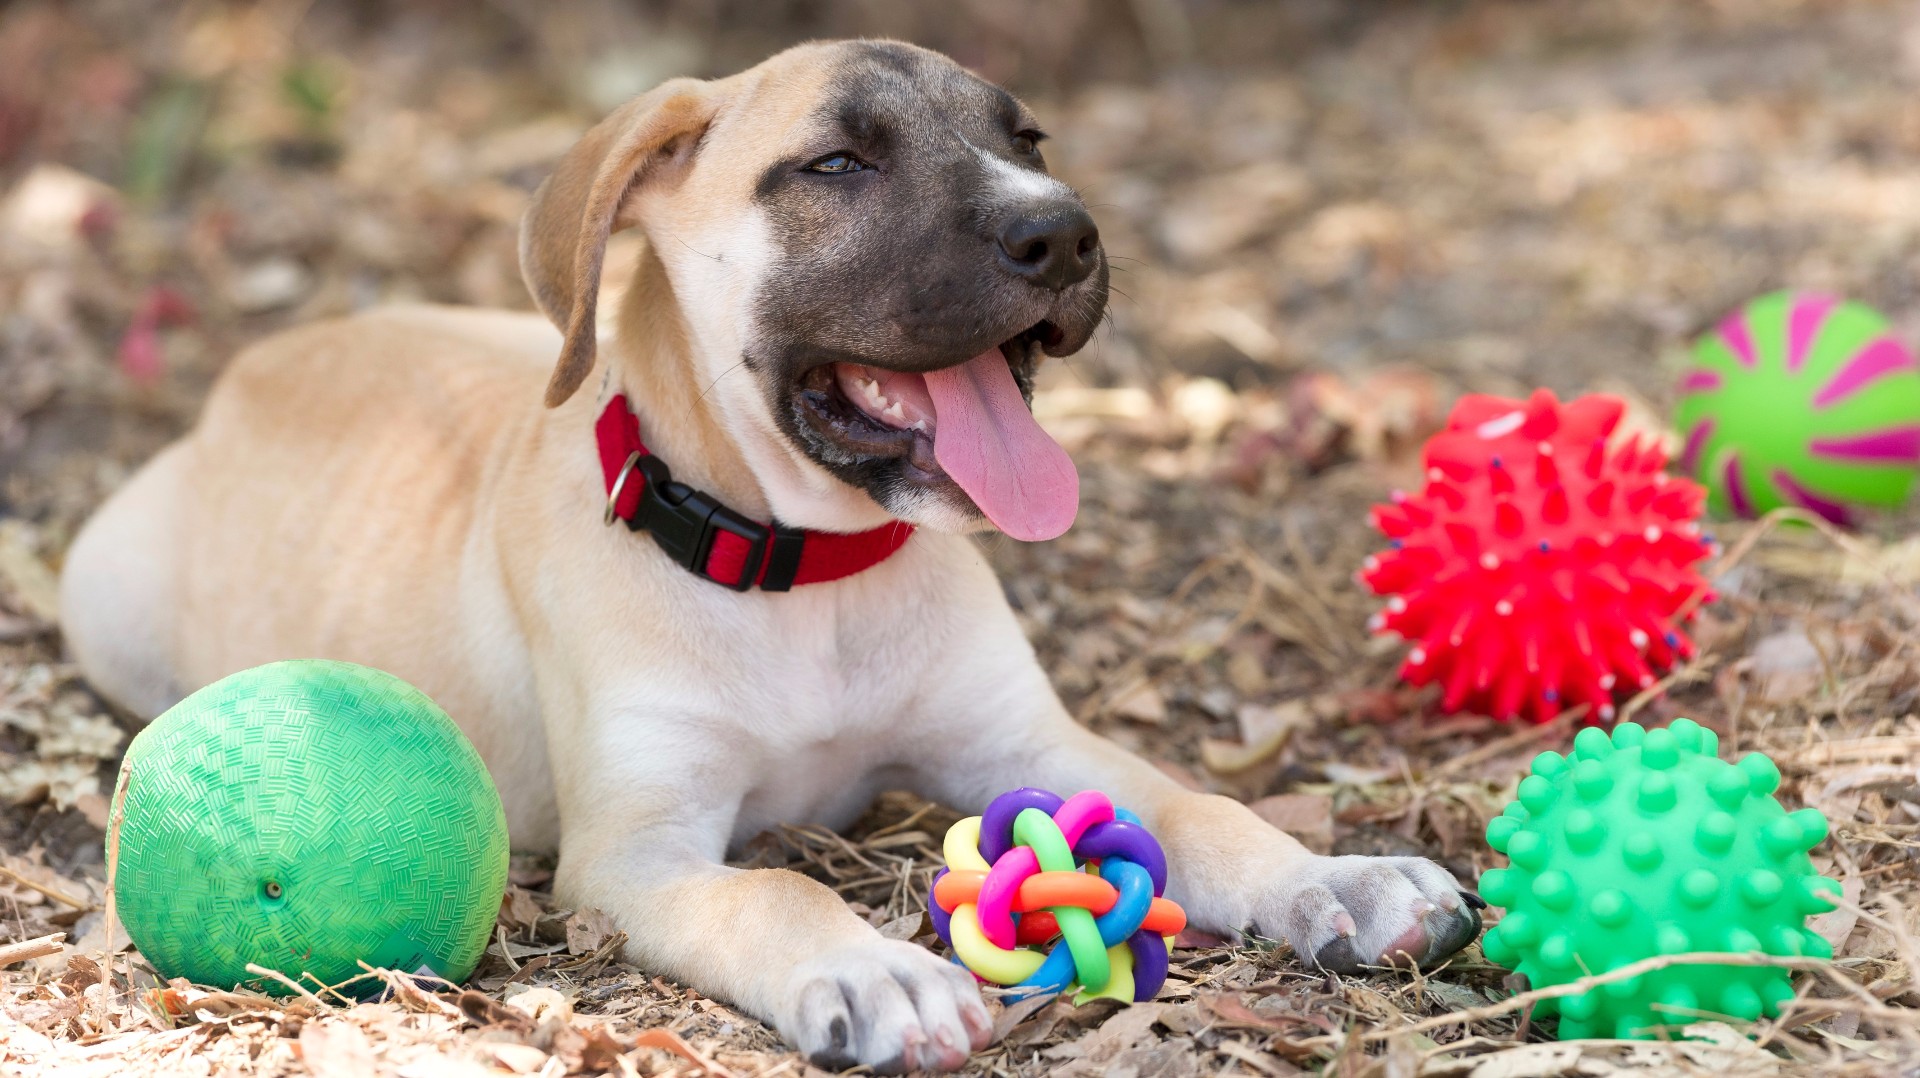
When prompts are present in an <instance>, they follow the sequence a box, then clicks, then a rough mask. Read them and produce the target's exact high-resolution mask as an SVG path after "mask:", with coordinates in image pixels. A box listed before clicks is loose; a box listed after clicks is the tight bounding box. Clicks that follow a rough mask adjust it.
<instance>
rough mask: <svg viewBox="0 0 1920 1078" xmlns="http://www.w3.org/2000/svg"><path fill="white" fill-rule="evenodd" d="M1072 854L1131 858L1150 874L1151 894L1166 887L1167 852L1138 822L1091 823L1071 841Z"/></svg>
mask: <svg viewBox="0 0 1920 1078" xmlns="http://www.w3.org/2000/svg"><path fill="white" fill-rule="evenodd" d="M1116 815H1117V814H1116ZM1073 856H1074V857H1075V858H1076V859H1078V860H1081V861H1086V860H1091V859H1092V858H1096V857H1097V858H1100V859H1101V860H1103V861H1104V860H1105V859H1107V858H1110V857H1117V858H1120V859H1122V860H1126V861H1131V862H1133V863H1134V864H1136V865H1139V866H1140V867H1141V868H1144V869H1146V870H1147V874H1148V875H1149V876H1151V877H1153V893H1154V894H1156V895H1158V894H1164V893H1165V892H1166V890H1167V855H1166V854H1165V853H1163V852H1161V849H1160V843H1159V842H1158V841H1157V840H1155V839H1154V837H1153V835H1151V834H1149V833H1148V832H1147V829H1146V828H1144V827H1142V826H1140V825H1139V824H1137V823H1127V822H1125V821H1123V820H1119V819H1114V820H1109V821H1107V822H1106V823H1097V824H1094V825H1093V826H1092V827H1089V828H1087V830H1086V833H1085V834H1083V835H1081V836H1080V841H1079V842H1078V843H1076V844H1075V845H1074V847H1073ZM1134 927H1135V928H1138V927H1140V926H1139V925H1137V924H1136V925H1134ZM1114 942H1115V943H1118V942H1119V941H1118V940H1115V941H1114Z"/></svg>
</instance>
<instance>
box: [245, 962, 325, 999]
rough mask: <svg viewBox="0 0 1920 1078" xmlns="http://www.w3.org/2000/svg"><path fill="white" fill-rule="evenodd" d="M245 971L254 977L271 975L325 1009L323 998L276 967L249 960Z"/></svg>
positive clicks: (302, 996)
mask: <svg viewBox="0 0 1920 1078" xmlns="http://www.w3.org/2000/svg"><path fill="white" fill-rule="evenodd" d="M247 972H248V973H251V974H253V975H254V976H255V977H271V978H272V979H274V980H276V981H279V982H280V983H281V984H284V985H286V986H287V987H288V988H291V989H293V990H294V991H295V992H298V993H299V994H300V996H301V998H303V999H305V1000H306V1001H307V1002H309V1003H311V1004H313V1005H314V1006H316V1007H318V1008H320V1009H321V1010H322V1011H324V1010H326V1009H327V1003H326V1001H325V1000H323V999H321V998H320V997H319V996H316V995H314V994H313V993H312V992H309V991H307V989H306V986H304V985H302V984H301V983H300V982H298V981H296V980H294V979H293V978H292V977H289V976H287V975H286V974H284V973H282V972H280V971H279V970H277V969H268V968H267V967H265V966H263V965H260V964H259V963H258V962H249V963H247Z"/></svg>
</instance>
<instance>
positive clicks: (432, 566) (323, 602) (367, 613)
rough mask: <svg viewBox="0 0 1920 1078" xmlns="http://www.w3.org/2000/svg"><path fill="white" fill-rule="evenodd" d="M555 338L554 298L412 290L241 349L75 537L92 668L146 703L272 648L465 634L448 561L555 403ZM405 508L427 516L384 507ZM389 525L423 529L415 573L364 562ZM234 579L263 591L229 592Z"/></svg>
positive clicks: (295, 651) (445, 675) (371, 645)
mask: <svg viewBox="0 0 1920 1078" xmlns="http://www.w3.org/2000/svg"><path fill="white" fill-rule="evenodd" d="M558 339H559V338H558V336H557V334H555V332H554V330H553V328H552V327H551V326H549V325H548V324H547V323H546V322H545V321H544V320H542V319H540V318H539V317H538V316H530V315H528V316H523V315H517V314H510V313H506V312H491V311H479V310H458V309H453V308H435V307H398V308H389V309H382V310H379V311H374V312H370V313H367V314H363V315H358V316H355V317H352V318H349V319H342V320H336V321H328V322H322V323H317V324H313V325H308V326H303V327H301V328H298V329H294V330H291V331H289V332H286V333H283V334H279V335H277V336H274V337H271V338H269V339H267V340H265V341H262V342H260V343H259V344H257V345H255V346H253V347H252V348H250V349H249V350H248V351H246V352H245V353H243V354H242V355H240V356H239V357H238V358H236V359H235V361H234V363H233V365H232V366H231V367H230V368H229V369H228V371H227V372H226V373H225V374H224V375H223V376H222V378H221V379H220V381H219V384H218V385H217V386H216V387H215V388H214V391H213V393H212V394H211V395H210V397H209V398H208V401H207V406H206V410H205V412H204V414H203V415H202V417H201V420H200V422H199V424H198V425H197V426H196V427H195V428H194V430H193V431H192V432H191V433H189V434H188V435H187V437H185V438H184V439H182V440H181V441H180V442H178V443H176V444H175V445H173V446H171V447H170V448H168V449H167V450H166V451H165V452H164V453H162V454H161V455H160V456H159V457H157V458H155V459H154V460H153V461H152V462H151V463H149V464H148V465H147V466H146V467H145V468H144V469H142V470H141V471H140V472H139V474H137V475H136V476H135V477H134V478H133V479H132V480H131V481H129V482H128V483H127V484H126V485H125V486H124V487H123V488H122V489H121V490H120V491H118V492H117V493H116V494H115V495H114V497H113V498H112V499H111V500H110V501H109V502H108V503H107V504H106V505H105V506H104V507H103V508H102V510H101V511H100V512H99V513H98V514H97V515H96V516H95V517H94V518H93V519H92V520H91V521H90V522H89V523H88V525H87V527H86V528H85V529H84V530H83V531H82V532H81V534H80V536H79V538H78V539H77V540H76V541H75V543H74V546H73V548H72V551H71V552H70V554H69V556H68V560H67V563H66V568H65V572H64V574H63V579H62V596H61V607H62V610H61V617H62V623H63V628H64V629H65V632H66V637H67V640H68V642H69V644H70V645H71V647H72V648H73V651H74V653H75V655H76V657H77V658H78V659H79V661H80V664H81V666H82V668H83V669H84V670H85V672H86V674H87V676H88V678H89V680H90V681H91V682H92V683H93V684H94V685H95V686H96V687H98V688H99V689H100V690H101V691H102V692H103V693H104V694H106V695H107V696H108V697H110V698H111V699H113V700H114V702H116V703H117V704H119V705H121V706H122V707H124V708H125V709H126V710H128V711H130V712H132V713H134V714H135V715H137V716H139V717H140V718H142V719H150V718H152V717H153V716H155V715H157V714H158V713H159V712H161V711H163V710H165V709H166V708H167V707H169V706H171V705H172V704H173V703H175V702H176V701H178V700H179V699H180V698H181V697H182V696H184V695H186V694H187V693H189V692H191V691H193V690H194V689H196V688H198V687H200V686H201V685H203V684H206V683H207V682H209V681H211V680H214V679H216V678H218V677H221V676H224V675H225V674H227V673H231V672H233V671H236V670H240V669H244V668H246V667H248V666H252V665H256V664H258V663H262V662H269V661H272V660H275V659H282V658H288V657H290V656H293V655H302V656H324V657H330V658H341V659H348V660H355V659H357V660H358V661H363V662H372V661H374V660H375V658H376V656H377V658H378V659H379V660H381V661H384V662H390V661H391V658H392V656H393V655H394V654H409V655H418V654H431V653H433V652H434V651H436V650H444V649H431V648H421V647H418V646H413V647H406V648H396V649H387V648H385V647H383V641H382V640H380V639H377V638H376V639H369V637H368V633H369V630H370V629H371V630H373V631H375V632H377V633H378V634H380V635H386V634H397V635H403V636H407V637H411V638H413V641H415V642H416V644H417V641H418V640H420V639H422V638H427V639H431V638H433V637H435V636H438V637H442V638H447V639H450V640H457V638H458V636H459V631H460V626H461V625H462V624H463V623H465V622H467V621H468V620H469V619H468V618H466V617H464V616H463V612H462V611H460V610H453V609H445V607H446V605H447V599H448V598H449V597H452V596H457V595H462V594H465V595H468V596H471V595H472V592H471V590H467V591H464V592H463V590H462V589H460V588H456V587H451V586H447V585H446V583H445V581H443V580H440V579H436V578H439V577H443V576H446V575H448V574H457V573H458V572H459V571H460V566H461V563H462V561H463V560H464V559H465V558H466V557H470V556H472V555H473V554H474V553H475V552H474V551H473V550H472V549H471V546H472V543H473V536H474V529H473V527H472V523H473V520H474V517H475V514H476V511H477V510H476V504H477V499H476V498H475V492H476V490H478V489H480V488H482V487H483V486H484V485H485V479H486V475H487V472H488V469H489V468H490V467H493V466H494V465H495V463H496V457H497V454H498V453H499V451H500V449H499V447H500V446H501V445H502V444H503V442H504V441H506V440H507V439H506V438H504V437H503V434H508V433H510V432H503V431H502V430H501V426H502V424H509V425H511V424H518V423H525V424H534V423H538V422H539V421H540V419H541V417H540V414H539V413H540V409H539V400H540V389H541V386H542V384H543V382H544V380H545V377H546V371H547V368H548V367H549V366H550V364H551V361H552V356H553V354H554V352H555V350H556V349H557V348H558ZM343 492H351V493H352V498H351V499H350V500H348V499H342V498H341V497H340V495H341V494H342V493H343ZM303 494H305V495H308V496H303ZM406 518H414V519H419V520H425V521H430V522H431V526H429V527H422V528H417V529H411V530H409V531H407V532H406V533H405V534H404V535H399V534H390V533H387V532H384V531H382V530H381V529H379V528H377V527H370V525H371V524H375V523H377V522H378V521H381V520H396V519H406ZM422 539H424V540H425V542H424V543H423V542H422V541H421V540H422ZM395 543H412V544H414V545H416V546H417V547H418V549H417V550H414V551H412V552H411V555H412V556H411V557H409V558H407V559H405V560H407V561H409V562H411V563H412V565H413V569H414V571H413V572H412V573H409V574H406V575H402V576H394V575H393V574H390V573H387V574H376V573H370V572H369V573H365V574H361V573H359V572H358V571H357V570H356V569H355V566H356V565H357V564H361V563H363V562H370V561H372V560H373V554H374V551H375V550H376V549H380V548H385V550H384V553H385V554H386V556H385V557H384V558H383V559H382V560H383V561H385V562H386V563H387V564H391V563H392V560H393V559H392V558H391V549H390V548H391V546H392V544H395ZM348 579H351V580H352V581H353V584H354V586H352V587H341V586H339V582H341V581H343V580H348ZM236 588H238V589H245V590H247V591H249V592H251V593H252V594H253V596H254V598H255V601H253V602H249V603H246V604H235V603H232V602H230V601H222V600H221V599H220V598H219V596H220V595H222V594H224V595H227V596H231V595H232V594H234V593H235V590H236ZM394 672H395V673H397V674H399V675H400V676H402V677H406V678H408V679H409V680H413V681H415V682H416V683H418V684H420V685H421V687H422V688H423V689H425V690H426V691H427V692H429V694H431V695H433V696H435V697H436V698H437V699H439V698H447V697H451V698H455V699H457V698H460V697H464V696H467V695H473V694H474V693H475V686H474V685H473V684H472V683H471V681H470V680H469V672H468V671H459V672H458V673H457V674H456V673H455V671H454V670H451V669H447V668H423V669H417V670H396V671H394ZM452 702H453V700H451V699H450V700H449V703H450V704H451V703H452Z"/></svg>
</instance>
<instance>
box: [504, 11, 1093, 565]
mask: <svg viewBox="0 0 1920 1078" xmlns="http://www.w3.org/2000/svg"><path fill="white" fill-rule="evenodd" d="M1041 137H1042V136H1041V134H1040V132H1039V130H1038V127H1037V124H1036V121H1035V120H1034V118H1033V116H1032V115H1031V114H1030V113H1029V112H1028V111H1027V109H1026V107H1025V106H1024V105H1022V104H1021V103H1020V102H1019V101H1018V100H1016V99H1015V98H1014V97H1013V96H1012V95H1010V94H1008V93H1007V92H1005V91H1004V90H1001V89H999V88H998V87H995V86H993V85H991V84H989V83H986V82H984V81H982V80H980V79H979V78H976V77H975V76H973V75H972V74H970V73H968V72H967V71H966V70H964V69H963V68H961V67H959V66H958V65H957V64H955V63H953V62H952V61H951V60H948V59H947V58H945V57H943V56H941V55H939V54H937V53H933V52H929V51H927V50H925V49H920V48H916V47H913V46H909V45H903V44H898V43H894V42H873V41H858V42H840V43H832V44H815V45H804V46H800V47H798V48H795V49H792V50H789V51H787V52H784V53H781V54H780V55H778V56H776V57H774V58H773V59H771V60H768V61H767V62H765V63H763V64H761V65H760V66H758V67H755V68H753V69H751V70H749V71H746V72H744V73H742V74H740V75H736V76H733V77H732V78H729V79H724V80H719V81H714V82H701V81H696V80H688V79H679V80H675V81H672V82H669V83H666V84H665V85H662V86H660V87H659V88H657V89H655V90H653V91H652V92H650V93H648V94H646V95H645V96H643V97H640V98H638V99H636V100H634V101H632V102H630V103H629V104H627V105H626V106H624V107H623V108H621V109H620V110H619V111H617V112H615V113H614V114H613V115H612V116H610V117H608V118H607V119H606V120H605V121H603V122H602V123H600V124H599V125H598V126H597V127H595V128H594V129H593V130H592V131H591V132H589V133H588V134H587V136H586V137H585V138H584V139H582V140H581V142H580V144H579V145H578V146H576V147H575V148H574V149H573V150H572V151H571V152H570V153H569V154H568V155H567V157H566V159H565V160H564V161H563V162H562V163H561V165H560V167H559V168H558V170H556V172H555V173H554V175H553V176H552V178H550V179H549V180H548V181H547V182H546V183H545V184H544V185H543V186H542V187H541V189H540V191H539V193H538V194H537V195H536V196H535V199H534V205H533V207H532V209H531V210H530V211H529V212H528V214H527V218H526V221H525V223H524V224H523V225H522V232H521V268H522V271H523V273H524V275H525V276H526V279H527V283H528V286H529V288H530V289H531V290H532V291H533V294H534V297H535V299H536V300H537V301H538V303H539V304H540V306H541V308H542V309H543V310H544V311H545V312H546V313H547V315H548V317H550V318H552V319H553V320H554V322H555V323H556V324H557V325H559V326H560V328H561V330H562V332H564V333H565V334H566V345H565V347H564V350H563V352H562V354H561V356H560V361H559V365H558V367H557V368H556V369H555V371H554V374H553V380H552V382H551V384H550V385H549V386H548V389H547V402H548V404H550V405H557V404H559V403H560V402H562V401H564V400H566V399H567V398H568V397H569V396H571V395H572V394H573V392H574V391H575V390H576V389H578V388H579V387H580V385H581V383H582V382H583V381H584V380H585V379H586V377H587V374H588V373H589V371H590V370H591V369H592V367H593V362H594V350H595V342H594V316H595V311H594V296H595V292H596V291H597V288H598V284H599V278H600V266H601V260H602V257H603V255H604V251H605V247H606V242H607V237H608V235H609V234H610V233H612V232H613V231H616V230H618V229H621V228H625V227H629V226H638V227H639V228H641V229H642V230H643V231H644V232H645V234H646V236H647V240H648V247H649V248H650V250H651V252H652V255H653V256H654V257H657V258H658V259H659V260H660V263H661V264H662V266H663V267H664V269H665V271H666V276H667V278H668V280H669V281H670V282H671V285H672V289H673V297H672V301H673V304H674V306H676V307H677V308H678V310H679V312H680V317H681V319H682V320H683V329H684V332H685V333H686V334H688V335H689V336H690V337H691V338H692V339H691V340H690V341H689V342H688V344H689V348H688V352H689V353H690V356H691V358H692V361H693V364H694V367H695V369H694V370H693V371H692V372H690V374H691V376H692V377H696V378H698V379H700V380H701V384H702V386H703V396H702V399H703V401H704V402H705V405H706V406H709V407H712V408H714V409H715V410H716V412H717V414H718V415H719V416H720V417H721V419H722V422H723V425H724V426H725V427H726V429H727V430H728V432H729V433H730V435H731V436H732V437H733V438H734V439H735V441H736V442H738V443H740V447H741V449H742V452H743V454H744V456H745V457H746V459H747V461H748V464H749V466H750V467H751V468H752V469H753V471H754V473H755V476H756V478H757V480H758V481H759V482H760V484H761V486H762V488H763V489H764V491H765V493H766V495H767V498H768V501H769V503H770V505H771V507H772V509H773V511H774V513H775V514H776V515H777V516H779V517H780V518H781V519H782V520H785V521H786V522H788V523H790V524H795V525H799V526H804V527H824V528H833V529H841V530H846V529H850V528H854V527H863V526H867V524H869V523H871V522H872V521H873V520H874V519H876V518H878V517H879V516H880V511H881V510H884V512H885V513H887V514H891V515H892V516H895V517H898V518H900V519H903V520H909V521H913V522H915V523H921V524H927V525H930V526H933V527H936V528H941V529H943V530H951V531H963V530H972V529H975V528H979V527H983V526H985V523H986V521H991V522H992V523H993V524H994V525H996V526H998V527H999V528H1000V529H1001V530H1003V531H1005V532H1006V533H1007V534H1009V535H1012V536H1015V537H1016V538H1021V539H1042V538H1051V537H1052V536H1054V535H1058V534H1059V533H1060V532H1062V531H1064V530H1066V527H1067V526H1068V524H1070V523H1071V522H1072V520H1073V516H1074V512H1075V509H1076V507H1077V505H1078V480H1077V477H1076V476H1075V473H1074V469H1073V464H1072V462H1071V461H1069V460H1068V459H1067V457H1066V454H1065V452H1064V451H1062V450H1061V449H1060V447H1059V446H1058V445H1056V444H1055V443H1054V442H1053V441H1052V440H1051V439H1050V438H1048V437H1047V435H1046V434H1045V433H1044V432H1042V431H1041V430H1040V428H1039V426H1038V425H1037V424H1036V423H1035V422H1034V420H1033V417H1032V414H1031V411H1030V409H1029V398H1030V396H1031V392H1032V379H1033V372H1034V368H1035V366H1036V365H1037V364H1038V363H1039V361H1040V359H1041V357H1042V355H1043V354H1044V355H1052V356H1063V355H1067V354H1070V353H1072V352H1074V351H1077V350H1078V349H1079V348H1080V347H1081V346H1082V345H1084V344H1085V343H1086V342H1087V339H1088V338H1089V337H1090V336H1091V335H1092V333H1093V331H1094V329H1095V328H1096V327H1097V326H1098V324H1099V321H1100V318H1101V316H1102V314H1103V313H1104V311H1105V309H1106V299H1107V260H1106V255H1105V252H1104V251H1103V250H1102V248H1101V245H1100V238H1099V233H1098V232H1097V230H1096V229H1095V227H1094V223H1093V219H1092V218H1091V217H1090V216H1088V214H1087V210H1086V207H1085V206H1084V205H1083V204H1082V203H1081V201H1080V198H1079V197H1078V196H1077V195H1076V194H1075V193H1074V192H1073V191H1072V189H1070V188H1069V187H1067V186H1066V185H1065V184H1063V183H1061V182H1060V181H1059V180H1056V179H1054V178H1053V177H1051V176H1049V175H1048V174H1047V167H1046V162H1045V161H1044V160H1043V159H1042V157H1041V152H1040V147H1039V142H1040V139H1041ZM876 506H877V507H878V509H876V508H875V507H876ZM983 517H984V518H985V520H983Z"/></svg>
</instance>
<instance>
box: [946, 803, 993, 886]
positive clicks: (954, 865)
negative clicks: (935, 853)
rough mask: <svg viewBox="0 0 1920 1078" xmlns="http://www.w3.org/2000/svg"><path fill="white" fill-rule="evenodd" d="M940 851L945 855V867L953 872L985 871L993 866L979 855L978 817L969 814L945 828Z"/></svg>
mask: <svg viewBox="0 0 1920 1078" xmlns="http://www.w3.org/2000/svg"><path fill="white" fill-rule="evenodd" d="M940 852H941V853H942V854H945V855H946V858H947V867H948V868H950V869H952V870H953V871H955V872H980V873H985V872H986V871H987V870H989V869H991V868H992V867H993V866H992V865H989V864H987V859H986V858H984V857H982V856H980V817H978V816H969V817H967V818H966V819H964V820H961V821H960V822H958V823H956V824H954V825H953V826H952V827H949V828H947V837H946V838H945V839H942V840H941V842H940Z"/></svg>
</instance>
